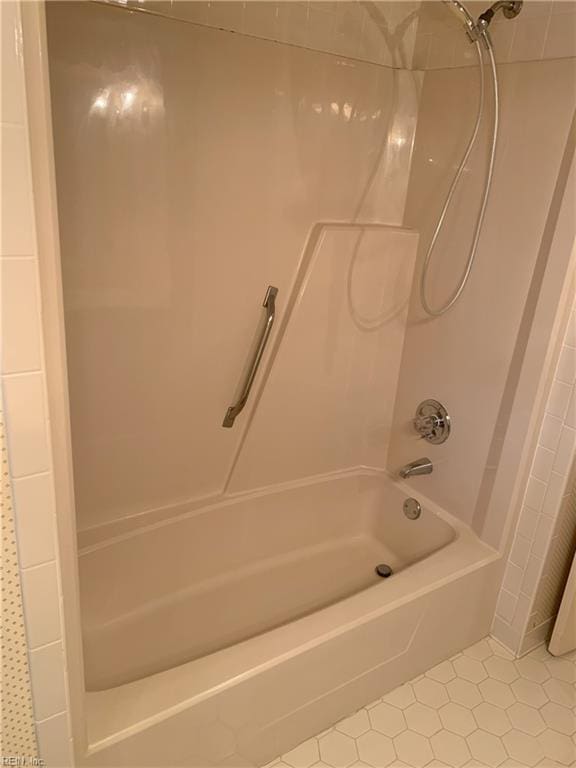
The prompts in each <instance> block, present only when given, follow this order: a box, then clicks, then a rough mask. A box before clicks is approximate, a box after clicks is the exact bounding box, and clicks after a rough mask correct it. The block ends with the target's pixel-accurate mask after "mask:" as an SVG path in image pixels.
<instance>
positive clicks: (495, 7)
mask: <svg viewBox="0 0 576 768" xmlns="http://www.w3.org/2000/svg"><path fill="white" fill-rule="evenodd" d="M443 1H444V3H445V5H447V6H448V7H449V8H450V9H451V10H452V11H453V12H454V13H455V14H456V16H458V18H459V19H460V21H462V22H463V23H464V27H465V29H466V33H467V35H468V37H469V38H470V40H471V41H472V42H477V41H478V40H480V39H483V40H484V42H485V44H486V45H490V42H489V38H488V25H489V24H490V22H491V21H492V19H493V18H494V15H495V14H496V13H497V12H498V11H500V10H501V11H502V13H503V14H504V16H505V17H506V18H507V19H514V18H515V17H516V16H518V14H519V13H520V11H521V10H522V5H523V0H497V2H496V3H493V4H492V5H491V6H490V8H487V9H486V10H485V11H484V13H481V14H480V16H479V17H478V21H477V22H476V21H474V17H473V16H472V14H471V13H470V11H469V10H468V9H467V8H466V6H465V5H464V4H463V3H461V2H460V0H443Z"/></svg>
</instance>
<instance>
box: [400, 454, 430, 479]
mask: <svg viewBox="0 0 576 768" xmlns="http://www.w3.org/2000/svg"><path fill="white" fill-rule="evenodd" d="M433 469H434V466H433V464H432V462H431V461H430V459H428V458H426V457H424V458H423V459H416V461H411V462H410V464H406V465H405V466H403V467H402V469H401V470H400V477H401V478H403V479H404V480H405V479H406V478H408V477H414V476H415V475H430V474H432V470H433Z"/></svg>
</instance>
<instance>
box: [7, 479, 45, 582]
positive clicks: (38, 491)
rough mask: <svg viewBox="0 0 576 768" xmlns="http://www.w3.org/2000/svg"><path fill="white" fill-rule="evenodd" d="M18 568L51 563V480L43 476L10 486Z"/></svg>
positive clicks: (16, 482) (20, 480) (18, 481)
mask: <svg viewBox="0 0 576 768" xmlns="http://www.w3.org/2000/svg"><path fill="white" fill-rule="evenodd" d="M12 485H13V493H14V509H15V512H16V530H17V534H18V555H19V558H20V567H21V568H28V567H30V566H33V565H40V564H41V563H45V562H48V561H50V560H53V559H54V554H55V547H54V536H55V530H54V527H55V526H54V524H55V520H54V496H53V488H52V477H51V475H50V474H48V473H46V474H43V475H32V476H31V477H23V478H20V479H19V480H14V482H13V484H12Z"/></svg>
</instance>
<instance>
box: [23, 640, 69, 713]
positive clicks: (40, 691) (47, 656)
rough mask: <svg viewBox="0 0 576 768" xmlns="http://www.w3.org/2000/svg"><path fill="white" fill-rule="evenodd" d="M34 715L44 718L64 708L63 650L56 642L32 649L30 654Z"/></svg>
mask: <svg viewBox="0 0 576 768" xmlns="http://www.w3.org/2000/svg"><path fill="white" fill-rule="evenodd" d="M30 673H31V678H32V694H33V696H34V717H35V718H36V720H44V719H45V718H47V717H51V716H52V715H56V714H58V713H60V712H63V711H64V710H65V709H66V687H65V681H64V652H63V649H62V643H61V642H56V643H51V644H50V645H45V646H43V647H42V648H37V649H36V650H33V651H32V652H31V654H30Z"/></svg>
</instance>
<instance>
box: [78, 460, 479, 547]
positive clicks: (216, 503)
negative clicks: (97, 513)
mask: <svg viewBox="0 0 576 768" xmlns="http://www.w3.org/2000/svg"><path fill="white" fill-rule="evenodd" d="M349 477H352V478H361V477H379V478H381V479H382V480H383V481H390V482H392V483H393V484H394V485H395V486H396V487H397V488H398V489H399V490H400V491H401V492H402V493H405V494H406V495H407V496H417V497H418V499H419V500H420V501H421V504H422V508H423V510H424V511H429V512H431V513H432V514H433V515H434V516H435V517H438V518H440V519H441V520H442V521H443V522H444V523H446V524H448V525H449V526H450V527H451V528H452V529H453V530H454V531H455V533H456V536H458V535H459V528H460V527H462V526H463V527H464V528H465V529H468V526H467V525H466V524H465V523H462V522H461V521H460V520H458V519H457V518H456V517H454V516H453V515H451V514H450V513H448V512H446V511H445V510H443V509H442V508H441V507H439V506H438V505H437V504H436V503H434V502H433V501H431V500H430V499H429V498H428V497H427V496H426V495H425V494H424V493H422V492H421V491H420V490H418V489H417V488H414V487H413V486H412V485H411V484H410V483H409V482H407V481H405V480H400V479H399V478H398V477H397V475H395V474H394V473H392V472H390V471H389V470H388V469H385V468H382V467H371V466H368V465H365V464H359V465H357V466H354V467H346V468H345V469H337V470H334V471H332V472H326V473H322V474H318V475H309V476H307V477H302V478H297V479H296V480H287V481H285V482H283V483H275V484H273V485H264V486H260V487H257V488H251V489H250V490H246V491H236V492H234V493H226V494H223V495H221V496H217V497H214V496H212V497H209V498H207V499H205V500H204V501H202V500H196V501H191V502H190V503H189V504H181V503H177V504H174V508H175V509H177V510H180V511H177V512H175V514H174V515H172V516H169V517H164V518H161V519H157V520H155V521H153V522H150V523H148V524H147V525H138V526H136V527H135V528H133V529H132V530H128V531H124V532H122V533H119V534H116V535H113V536H110V537H109V538H106V539H102V540H100V541H97V542H94V543H92V544H86V545H84V546H79V547H78V558H79V559H81V558H82V557H85V556H87V555H90V554H92V553H93V552H97V551H99V550H102V549H106V548H107V547H110V546H113V545H114V544H118V543H121V542H123V541H128V540H130V539H133V538H137V537H138V536H142V535H145V534H146V533H150V532H151V531H155V530H158V529H160V528H165V527H167V526H169V525H172V524H175V523H177V522H181V521H183V520H187V519H189V518H193V517H200V516H201V515H204V514H208V513H210V512H215V511H218V510H220V509H225V508H227V507H231V506H234V505H235V504H237V503H239V502H245V501H250V500H251V499H260V498H264V497H266V496H275V495H277V494H279V493H282V492H285V491H291V490H296V489H298V488H305V487H307V486H312V485H321V484H323V483H328V482H330V481H331V480H340V479H346V478H349ZM183 507H185V508H183Z"/></svg>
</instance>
